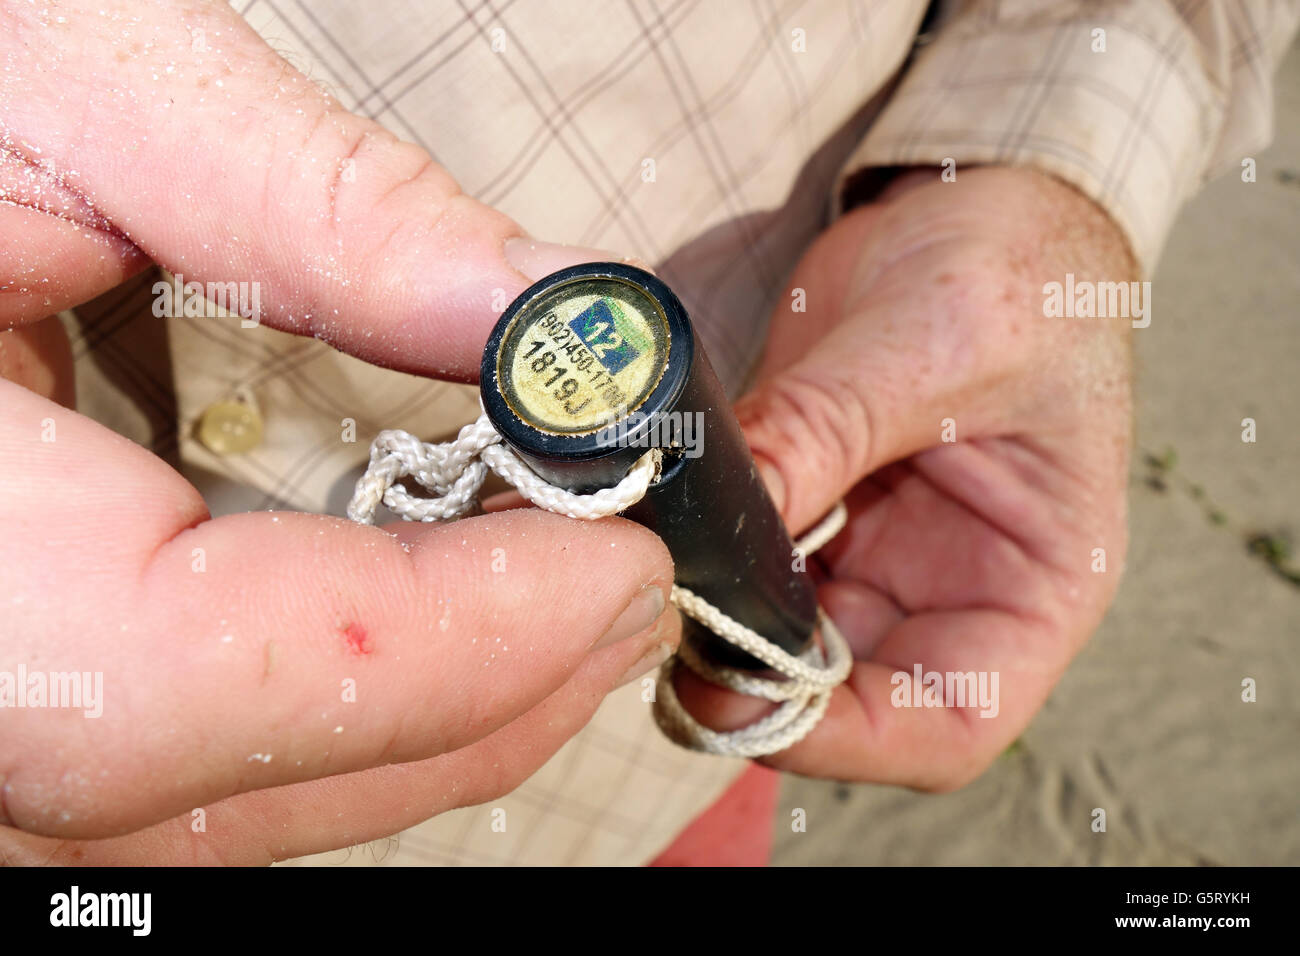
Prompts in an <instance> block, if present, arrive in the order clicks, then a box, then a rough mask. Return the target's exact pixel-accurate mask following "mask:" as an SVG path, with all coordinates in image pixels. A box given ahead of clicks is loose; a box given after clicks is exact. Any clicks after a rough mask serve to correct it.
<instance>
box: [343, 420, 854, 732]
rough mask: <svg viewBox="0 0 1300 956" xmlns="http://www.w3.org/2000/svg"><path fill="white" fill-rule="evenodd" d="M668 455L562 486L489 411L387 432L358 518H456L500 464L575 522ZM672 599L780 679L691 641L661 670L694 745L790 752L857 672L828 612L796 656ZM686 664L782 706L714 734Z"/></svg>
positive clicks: (623, 504) (665, 702)
mask: <svg viewBox="0 0 1300 956" xmlns="http://www.w3.org/2000/svg"><path fill="white" fill-rule="evenodd" d="M661 461H662V452H660V450H659V449H657V448H656V449H651V450H650V451H648V452H647V453H646V454H644V455H642V456H641V458H640V459H638V461H637V462H636V464H635V465H633V466H632V468H631V469H629V471H628V473H627V474H626V475H625V476H624V477H623V479H622V480H621V481H620V482H619V483H618V484H616V485H614V486H613V487H612V488H603V489H601V490H600V491H597V492H595V493H593V494H590V495H577V494H573V493H572V492H569V491H565V490H564V489H563V488H557V487H556V486H554V485H552V484H551V483H550V482H548V481H546V480H545V479H544V478H542V477H541V476H539V475H538V474H536V473H535V472H534V471H533V470H532V469H531V468H529V467H528V465H527V464H525V463H524V462H523V461H522V460H521V459H520V458H519V457H518V456H517V455H515V453H514V452H513V451H511V450H510V448H509V446H507V445H506V444H505V443H504V442H502V441H501V436H500V435H499V434H498V433H497V431H496V429H495V428H493V427H492V423H491V421H490V420H489V419H488V417H487V415H486V414H483V415H481V416H479V418H478V420H477V421H475V422H473V423H471V424H469V425H466V426H465V427H464V428H462V429H461V430H460V433H459V434H458V435H457V436H456V438H455V439H453V440H452V441H448V442H443V443H441V444H430V443H428V442H423V441H420V439H418V438H416V437H415V436H414V435H412V434H410V433H409V432H404V431H397V430H390V431H384V432H380V433H379V435H378V436H377V437H376V438H375V440H374V442H373V443H372V444H371V446H370V464H369V467H367V469H366V472H365V474H364V475H362V476H361V478H360V479H359V480H358V481H357V486H356V490H355V491H354V492H353V495H352V501H351V502H350V503H349V504H348V517H349V518H351V519H352V520H353V521H356V522H359V523H361V524H373V523H374V520H375V514H376V512H377V511H378V510H379V505H380V504H381V503H382V504H384V505H385V506H386V507H387V508H388V509H389V510H390V511H392V512H393V513H394V514H396V515H398V516H400V517H401V518H403V519H405V520H407V521H455V520H456V519H457V518H462V517H464V516H466V515H468V514H471V513H472V512H474V511H475V510H476V509H477V508H478V495H479V491H480V490H481V488H482V487H483V482H484V480H485V479H486V478H487V470H488V469H489V468H491V469H492V470H493V471H494V472H496V473H497V474H498V475H500V476H501V477H502V478H503V479H505V480H506V481H507V482H508V483H509V484H511V485H513V486H514V487H515V489H516V490H518V491H519V493H520V494H521V495H523V496H524V497H525V498H527V499H528V500H529V501H531V502H532V503H533V504H535V505H537V506H538V507H540V508H544V509H546V510H547V511H553V512H555V513H557V514H562V515H567V516H568V517H570V518H581V519H585V520H591V519H595V518H604V517H607V516H609V515H613V514H617V513H618V512H620V511H623V510H625V509H627V508H630V507H631V506H632V505H634V504H636V502H638V501H640V500H641V498H642V497H644V495H645V493H646V489H647V488H649V487H650V485H651V484H652V483H653V482H654V481H655V480H656V478H657V477H658V475H659V469H660V463H661ZM406 477H409V478H411V479H413V480H414V481H415V482H416V483H418V484H419V485H420V486H422V487H423V488H425V489H427V490H428V491H430V492H432V493H433V497H429V498H424V497H417V496H416V495H413V494H411V492H409V491H408V490H407V489H406V488H405V487H403V486H402V485H401V484H399V483H398V482H399V481H400V480H401V479H402V478H406ZM845 519H846V512H845V509H844V504H843V502H841V503H839V504H837V505H836V506H835V508H834V509H832V511H831V512H830V513H829V514H828V515H827V516H826V517H825V518H823V519H822V521H821V522H820V523H819V524H818V525H817V526H816V527H815V528H813V529H812V530H811V531H809V532H808V534H806V535H805V536H804V537H803V538H801V539H800V540H799V541H798V542H797V543H796V548H797V549H798V550H799V551H801V552H802V553H803V554H805V555H807V554H811V553H812V552H813V551H816V550H817V549H818V548H820V547H821V546H822V545H824V544H825V543H826V542H827V541H829V540H830V539H831V538H833V537H834V536H835V535H836V534H837V533H838V532H839V530H840V529H841V528H843V527H844V522H845ZM672 601H673V604H674V605H675V606H676V607H677V609H678V610H679V611H681V613H682V614H685V615H686V616H687V617H689V618H691V619H692V620H694V621H696V622H697V623H699V624H700V625H702V626H703V627H705V628H707V629H708V630H710V631H712V632H713V633H714V634H716V635H717V636H718V637H720V638H722V639H723V640H725V641H727V642H728V643H729V644H732V645H733V646H735V647H737V648H740V649H741V650H743V651H745V652H746V653H748V654H750V655H752V656H754V657H756V658H758V659H759V660H761V661H762V662H763V663H765V664H767V665H768V667H769V668H771V670H772V671H774V672H775V673H776V675H777V676H775V677H769V676H763V675H762V674H761V673H756V672H753V671H747V670H739V669H736V668H732V667H724V666H721V665H718V664H714V663H711V662H710V661H707V660H705V659H704V658H703V657H702V656H701V655H700V652H699V650H698V649H697V648H696V647H694V646H693V645H692V644H691V643H690V642H689V641H683V642H682V644H681V647H680V648H679V649H678V652H677V656H676V657H673V658H670V659H669V660H668V661H667V662H666V663H665V664H664V665H663V667H662V669H661V670H660V680H659V682H658V687H657V693H656V699H655V706H654V717H655V722H656V723H657V724H658V725H659V727H660V729H661V730H663V732H664V733H665V734H666V735H667V736H668V737H669V738H670V739H671V740H673V741H675V742H676V743H679V744H681V745H682V746H684V747H689V748H690V749H692V750H702V751H705V752H707V753H714V754H720V755H722V756H732V757H761V756H765V755H767V754H773V753H777V752H778V751H781V750H785V749H786V748H787V747H790V746H793V745H794V744H796V743H798V742H799V741H800V740H802V739H803V738H804V737H806V736H807V735H808V734H809V732H811V731H812V729H813V728H814V727H815V726H817V722H818V721H820V720H821V718H822V716H823V715H824V714H825V713H826V708H827V707H828V706H829V704H830V698H831V693H832V692H833V691H834V689H835V687H836V686H838V685H839V684H841V683H843V681H844V679H845V678H846V677H848V674H849V671H850V670H851V669H852V666H853V655H852V653H851V652H850V650H849V647H848V645H847V643H846V642H845V640H844V638H843V636H842V635H841V634H840V632H839V629H838V628H836V626H835V623H834V622H833V621H832V620H831V619H830V617H829V616H828V615H827V614H826V613H825V612H823V611H821V610H820V609H819V610H818V623H819V627H818V630H819V632H820V634H821V638H822V645H824V647H823V646H819V645H818V644H817V642H816V641H814V642H812V644H810V645H809V647H808V648H807V650H805V651H804V652H803V653H802V654H800V655H798V656H795V655H793V654H790V653H788V652H786V651H784V650H782V649H781V648H780V647H778V646H776V645H775V644H773V643H772V642H771V641H769V640H767V639H766V638H764V637H763V636H762V635H760V634H757V633H756V632H754V631H752V630H750V629H749V628H747V627H745V626H744V625H743V624H741V623H740V622H739V621H736V620H734V619H732V618H730V617H728V616H727V615H726V614H724V613H723V612H722V611H720V610H719V609H718V608H716V607H714V606H713V605H712V604H710V603H709V602H708V601H706V600H704V598H702V597H700V596H699V595H698V594H695V593H694V592H692V591H690V590H689V589H687V588H684V587H682V586H680V585H673V590H672ZM680 665H685V666H686V667H688V668H689V669H690V670H692V671H694V672H695V673H696V674H697V675H699V676H700V677H701V678H703V679H704V680H706V681H709V682H710V683H713V684H717V685H719V686H722V687H726V688H729V689H730V690H733V691H736V692H738V693H741V694H747V695H749V696H752V697H761V698H763V699H765V700H770V701H773V702H774V703H779V704H780V706H779V707H777V709H776V710H774V711H773V712H772V713H770V714H768V715H767V716H766V717H764V718H762V719H761V720H758V721H756V722H755V723H753V724H750V725H749V726H747V727H744V728H742V729H740V730H735V731H728V732H722V731H716V730H711V729H710V728H708V727H705V726H704V725H703V724H701V723H700V722H699V721H697V720H696V719H695V718H694V717H692V716H691V715H690V714H689V713H688V712H687V711H686V708H685V707H683V706H682V703H681V701H680V700H679V699H678V697H677V694H676V691H675V690H674V689H673V682H672V677H673V671H674V670H675V669H676V668H677V667H678V666H680Z"/></svg>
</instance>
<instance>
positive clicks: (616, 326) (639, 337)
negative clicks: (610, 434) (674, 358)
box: [497, 276, 670, 435]
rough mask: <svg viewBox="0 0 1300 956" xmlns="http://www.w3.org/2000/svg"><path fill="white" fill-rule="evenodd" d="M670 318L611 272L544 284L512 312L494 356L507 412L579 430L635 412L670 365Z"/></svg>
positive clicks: (569, 431) (559, 430) (555, 429)
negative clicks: (549, 285)
mask: <svg viewBox="0 0 1300 956" xmlns="http://www.w3.org/2000/svg"><path fill="white" fill-rule="evenodd" d="M669 338H670V336H669V333H668V319H667V317H666V316H665V315H664V311H663V308H662V307H661V306H660V305H659V303H658V302H657V301H655V299H654V298H653V297H652V296H650V295H649V294H648V293H646V292H645V291H644V290H643V289H641V288H640V287H638V286H636V285H633V284H632V283H630V282H626V281H624V280H622V279H615V278H611V277H606V276H602V277H598V278H580V279H574V280H573V281H571V282H565V283H561V284H560V285H557V286H555V287H554V288H551V289H547V290H546V291H545V292H543V293H542V294H540V295H539V296H537V298H535V299H533V300H532V301H531V302H529V303H527V304H526V305H525V306H524V307H523V308H522V309H521V310H520V311H519V314H518V315H516V316H515V317H514V320H513V321H512V322H511V323H510V327H509V328H508V329H507V330H506V334H505V335H504V336H503V337H502V339H501V348H500V351H499V352H498V354H497V381H498V383H499V384H500V388H501V394H502V396H503V397H504V398H505V400H506V404H507V405H508V406H509V407H510V410H511V411H513V412H514V413H515V414H516V415H518V416H519V417H520V418H521V419H522V420H523V421H525V422H527V423H528V424H529V425H531V426H532V427H533V428H536V429H538V430H539V431H544V432H551V433H553V434H560V435H581V434H588V433H590V432H594V431H598V430H599V429H601V428H603V427H605V426H607V425H611V424H613V423H614V422H616V421H618V420H619V419H620V418H622V417H623V416H625V415H627V414H628V413H629V412H633V411H635V410H636V409H638V408H639V407H640V406H641V405H642V403H644V402H645V400H646V399H647V398H648V397H649V396H650V393H651V392H652V391H654V388H655V386H656V385H658V384H659V380H660V379H661V378H662V377H663V374H664V369H665V368H667V366H668V349H669V345H670V342H669Z"/></svg>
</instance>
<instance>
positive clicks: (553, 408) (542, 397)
mask: <svg viewBox="0 0 1300 956" xmlns="http://www.w3.org/2000/svg"><path fill="white" fill-rule="evenodd" d="M480 391H481V393H482V396H483V404H484V407H485V408H486V409H487V413H488V416H489V417H490V418H491V420H492V423H493V425H494V426H495V427H496V429H497V430H498V431H499V432H500V433H501V435H502V437H503V438H504V440H505V441H506V442H507V444H509V445H510V447H511V448H513V449H514V451H515V452H516V453H517V454H518V455H519V456H520V457H521V458H522V459H524V460H525V461H526V462H527V463H528V464H529V466H530V467H531V468H532V469H533V470H534V471H536V472H537V474H539V475H541V476H542V477H543V478H545V479H546V480H547V481H550V482H551V483H552V484H555V485H558V486H560V487H563V488H567V489H569V490H570V491H575V492H579V493H590V492H592V491H595V490H597V489H599V488H606V487H610V486H612V485H614V484H616V483H617V482H618V481H619V480H620V479H622V478H623V476H624V475H626V474H627V471H628V469H629V468H630V467H631V466H632V465H633V464H634V463H635V462H636V461H637V459H638V458H640V457H641V456H642V455H644V454H645V453H646V451H647V450H648V449H650V448H660V449H662V451H663V453H664V457H663V465H662V470H661V472H660V475H659V477H658V479H657V480H656V481H655V482H654V483H653V484H652V485H651V486H650V488H649V490H648V491H647V492H646V495H645V497H644V498H643V499H642V500H641V501H639V502H637V503H636V504H635V505H633V506H632V507H630V508H628V509H627V510H626V511H625V512H623V516H624V517H626V518H629V519H631V520H633V521H636V522H637V523H639V524H642V525H644V526H645V527H647V528H649V529H650V530H651V531H654V532H655V533H656V534H657V535H659V536H660V538H662V539H663V541H664V543H665V544H667V546H668V550H669V551H670V552H671V554H672V556H673V561H674V563H675V565H676V579H677V583H678V584H681V585H682V586H683V587H687V588H689V589H690V590H692V591H694V592H695V593H696V594H698V595H700V596H701V597H703V598H704V599H706V600H707V601H709V602H710V603H711V604H713V605H714V606H715V607H717V608H719V609H720V610H722V611H723V612H724V613H725V614H727V615H728V616H730V617H732V618H734V619H736V620H737V621H739V622H741V623H742V624H744V625H746V626H748V627H750V628H752V629H753V630H755V631H757V632H758V633H759V634H761V635H763V636H764V637H766V638H767V639H768V640H770V641H772V642H773V643H775V644H777V645H778V646H780V647H782V648H783V649H785V650H787V651H789V652H791V653H794V654H798V653H800V652H801V651H803V650H804V649H805V648H806V647H807V646H808V642H809V641H810V640H811V638H812V634H813V631H814V629H815V626H816V619H817V599H816V594H815V592H814V587H813V582H812V580H811V577H810V575H808V574H807V573H806V572H803V571H797V570H795V566H796V561H795V554H794V546H793V544H792V542H791V540H790V536H789V534H788V532H787V531H786V528H785V525H784V523H783V522H782V521H781V517H780V515H779V513H778V512H777V510H776V507H775V505H774V504H773V503H772V500H771V498H770V497H769V496H768V494H767V490H766V488H765V487H764V485H763V482H762V479H761V478H760V477H759V474H758V470H757V469H756V468H755V467H754V460H753V457H752V456H751V455H750V453H749V447H748V445H747V444H746V443H745V439H744V435H743V433H742V432H741V430H740V426H739V424H738V423H737V422H736V418H735V416H734V414H733V413H732V411H731V405H730V403H729V402H728V401H727V399H726V395H725V394H724V393H723V390H722V386H721V385H720V384H719V382H718V379H717V376H716V375H714V372H713V369H712V367H711V366H710V365H709V360H708V357H707V356H706V355H705V354H704V349H703V348H702V347H701V345H700V343H699V342H698V340H697V339H696V338H695V334H694V331H693V329H692V328H691V323H690V320H689V318H688V317H687V315H686V311H685V309H684V308H683V307H682V304H681V302H680V301H678V299H677V297H676V296H675V295H674V294H673V293H672V291H671V290H670V289H669V288H668V287H667V286H666V285H665V284H664V283H663V282H661V281H660V280H659V279H658V278H656V277H655V276H653V275H651V274H650V273H648V272H645V271H644V270H641V269H636V268H633V267H631V266H626V265H622V264H618V263H597V264H592V265H582V266H576V267H574V268H571V269H565V270H562V271H561V272H557V273H555V274H553V275H550V276H547V277H546V278H545V279H542V280H541V281H540V282H537V283H535V284H534V285H532V286H530V287H529V288H528V289H527V290H526V291H525V292H524V293H523V294H522V295H520V296H519V298H518V299H516V300H515V301H514V302H513V303H512V304H511V306H510V307H509V308H508V309H507V310H506V312H505V314H503V315H502V317H501V319H500V321H499V322H498V323H497V325H496V327H495V328H494V329H493V331H492V335H491V337H490V338H489V339H488V344H487V348H486V350H485V352H484V355H483V366H482V373H481V380H480ZM688 628H689V630H688V636H689V637H690V639H692V640H695V641H698V642H699V643H700V646H701V649H702V650H703V651H705V652H706V653H707V654H708V656H709V657H710V658H711V659H713V660H715V661H717V662H719V663H724V664H730V665H731V666H737V667H746V668H750V669H757V668H761V667H764V666H766V665H764V664H762V663H761V662H760V661H758V660H757V659H755V658H753V657H751V656H750V655H749V654H746V653H744V652H742V651H739V650H736V649H735V648H733V647H732V646H731V645H729V644H727V643H725V642H724V641H721V640H720V639H718V638H717V637H715V636H714V635H713V634H711V633H709V632H708V631H706V630H705V629H703V628H701V627H698V626H697V625H694V624H693V622H688Z"/></svg>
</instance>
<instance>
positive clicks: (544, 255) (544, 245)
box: [505, 236, 648, 282]
mask: <svg viewBox="0 0 1300 956" xmlns="http://www.w3.org/2000/svg"><path fill="white" fill-rule="evenodd" d="M505 254H506V261H507V262H509V263H510V265H511V266H513V267H514V268H515V269H516V270H517V271H518V272H520V273H522V274H523V275H524V276H526V277H527V278H528V279H529V280H531V281H532V282H536V281H537V280H538V279H542V278H545V277H546V276H548V275H550V274H551V273H552V272H559V271H560V270H561V269H567V268H568V267H569V266H576V265H581V264H582V263H584V262H622V263H626V264H628V265H633V266H636V267H637V268H638V269H646V268H647V267H646V266H645V264H644V263H642V262H641V260H639V259H634V258H630V257H627V256H620V255H619V254H618V253H615V252H610V251H609V250H607V249H589V248H584V247H583V246H562V245H558V244H556V243H553V242H538V241H537V240H535V239H530V238H528V237H527V236H515V237H514V238H513V239H507V240H506V245H505ZM647 271H648V270H647Z"/></svg>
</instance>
